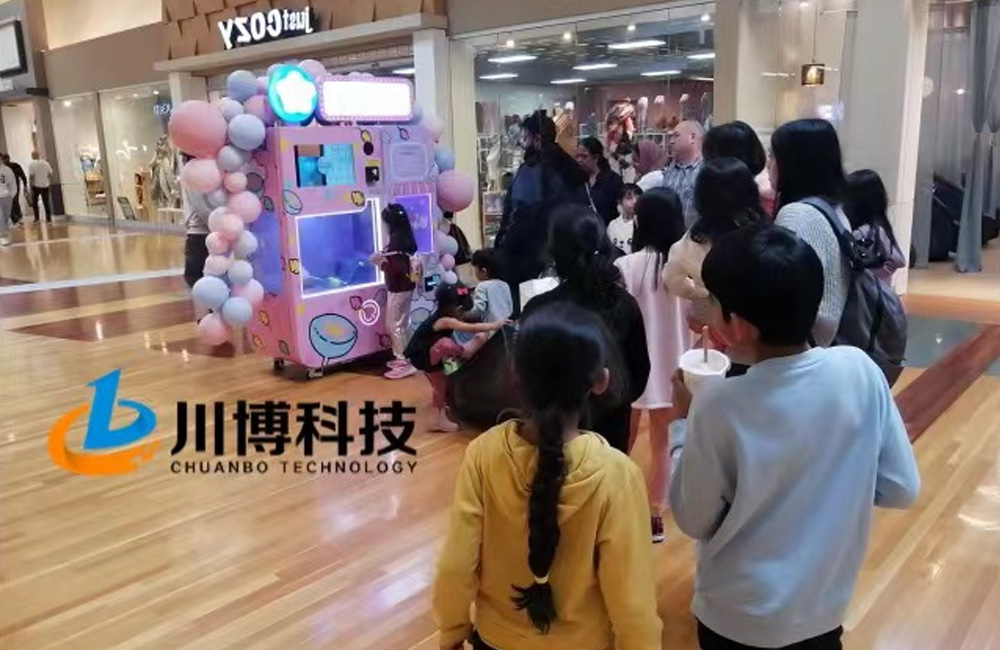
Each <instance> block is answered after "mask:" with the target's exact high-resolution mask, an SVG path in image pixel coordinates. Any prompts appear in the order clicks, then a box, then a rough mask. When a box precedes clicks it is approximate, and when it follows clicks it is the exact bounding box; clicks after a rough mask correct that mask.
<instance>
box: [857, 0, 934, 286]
mask: <svg viewBox="0 0 1000 650" xmlns="http://www.w3.org/2000/svg"><path fill="white" fill-rule="evenodd" d="M928 6H929V0H858V17H857V31H856V38H855V40H854V52H853V56H852V57H851V61H852V66H851V70H850V78H849V84H850V92H849V93H848V95H847V96H848V102H847V106H846V107H845V118H846V119H845V129H844V150H845V162H846V165H847V168H848V169H862V168H870V169H874V170H875V171H877V172H878V173H879V174H880V175H881V176H882V179H883V181H884V182H885V185H886V190H887V191H888V193H889V204H890V208H889V218H890V220H891V222H892V226H893V229H894V230H895V233H896V239H897V240H898V241H899V246H900V248H901V249H902V250H903V252H904V254H906V255H907V257H909V251H910V240H911V231H912V226H913V212H914V197H915V194H916V179H917V160H918V152H919V145H920V118H921V108H922V103H923V80H924V62H925V58H926V51H927V26H928ZM907 280H908V270H907V269H901V270H900V271H899V272H898V273H897V274H896V276H895V277H894V284H895V286H896V289H897V291H899V292H900V293H905V292H906V288H907Z"/></svg>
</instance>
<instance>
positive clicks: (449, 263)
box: [441, 253, 455, 271]
mask: <svg viewBox="0 0 1000 650" xmlns="http://www.w3.org/2000/svg"><path fill="white" fill-rule="evenodd" d="M441 266H442V267H443V268H444V270H445V271H450V270H452V269H453V268H455V257H454V256H453V255H449V254H448V253H445V254H444V255H442V256H441Z"/></svg>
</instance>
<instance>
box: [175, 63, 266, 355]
mask: <svg viewBox="0 0 1000 650" xmlns="http://www.w3.org/2000/svg"><path fill="white" fill-rule="evenodd" d="M227 90H228V96H227V97H225V98H223V99H220V100H219V101H217V102H215V103H212V104H209V103H208V102H203V101H189V102H185V103H184V104H182V105H181V106H179V107H177V108H176V109H175V110H174V111H173V113H172V115H171V117H170V124H169V132H170V138H171V139H172V140H173V143H174V145H175V146H176V147H177V148H178V149H180V150H181V151H183V152H185V153H186V154H188V155H189V156H192V159H191V160H189V161H188V162H187V163H186V164H185V165H184V167H183V168H182V169H181V173H180V178H181V184H182V185H183V186H184V189H185V190H186V191H187V198H188V202H189V204H190V209H191V210H192V211H194V212H195V213H196V214H198V215H200V216H201V217H202V218H207V220H208V229H209V231H210V234H209V235H208V238H207V239H206V240H205V245H206V247H207V248H208V253H209V255H208V259H206V260H205V268H204V277H202V278H201V279H200V280H198V282H196V283H195V285H194V288H193V290H192V294H193V297H194V301H195V303H196V304H198V305H199V306H201V307H202V308H204V309H209V310H211V311H210V313H209V314H207V315H206V316H205V317H204V318H202V319H201V321H199V323H198V333H199V335H200V336H201V338H202V340H204V341H205V342H206V343H208V344H210V345H219V344H221V343H224V342H225V341H227V340H228V339H229V337H230V335H231V334H232V328H234V327H243V326H245V325H246V324H247V323H248V322H250V319H251V317H252V316H253V308H254V307H255V306H257V305H259V304H260V303H261V301H262V300H263V299H264V287H263V286H262V285H261V283H260V282H258V281H257V280H255V279H254V271H253V266H251V264H250V262H249V261H248V260H249V259H250V258H251V257H252V256H253V254H254V252H255V251H256V250H257V238H256V237H255V236H254V234H253V233H252V232H250V230H248V229H247V226H249V225H250V224H251V223H253V222H254V221H256V220H257V218H258V217H259V216H260V214H261V212H262V210H263V206H262V205H261V201H260V198H258V196H257V195H256V194H255V193H254V192H252V191H250V190H248V189H247V167H248V164H249V162H250V160H251V158H252V156H253V152H254V151H256V150H257V149H260V148H261V147H263V146H264V140H265V138H266V127H268V126H271V125H273V124H274V123H275V116H274V113H273V112H272V111H271V110H270V105H269V103H268V101H267V98H266V97H265V93H266V92H267V80H266V79H265V78H261V79H258V78H257V77H255V76H254V75H253V73H251V72H247V71H245V70H241V71H238V72H234V73H233V74H231V75H230V76H229V80H228V84H227Z"/></svg>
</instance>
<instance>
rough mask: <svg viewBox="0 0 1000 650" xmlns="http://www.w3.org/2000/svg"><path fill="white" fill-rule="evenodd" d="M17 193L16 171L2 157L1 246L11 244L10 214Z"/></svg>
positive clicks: (0, 161)
mask: <svg viewBox="0 0 1000 650" xmlns="http://www.w3.org/2000/svg"><path fill="white" fill-rule="evenodd" d="M16 193H17V179H16V178H15V177H14V172H13V170H12V169H11V168H10V167H8V166H7V163H5V162H4V161H3V159H0V246H10V225H11V220H10V215H11V211H12V205H13V203H14V195H15V194H16Z"/></svg>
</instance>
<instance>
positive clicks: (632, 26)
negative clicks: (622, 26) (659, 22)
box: [628, 23, 635, 32]
mask: <svg viewBox="0 0 1000 650" xmlns="http://www.w3.org/2000/svg"><path fill="white" fill-rule="evenodd" d="M628 31H630V32H634V31H635V23H632V24H631V25H629V26H628Z"/></svg>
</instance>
